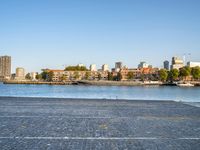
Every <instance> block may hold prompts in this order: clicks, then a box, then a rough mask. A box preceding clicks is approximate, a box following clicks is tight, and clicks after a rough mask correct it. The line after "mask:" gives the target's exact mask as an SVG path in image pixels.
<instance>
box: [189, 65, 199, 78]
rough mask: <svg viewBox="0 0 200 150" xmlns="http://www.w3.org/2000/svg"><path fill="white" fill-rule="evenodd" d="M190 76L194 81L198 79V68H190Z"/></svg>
mask: <svg viewBox="0 0 200 150" xmlns="http://www.w3.org/2000/svg"><path fill="white" fill-rule="evenodd" d="M191 74H192V77H193V78H194V79H200V67H194V68H192V71H191Z"/></svg>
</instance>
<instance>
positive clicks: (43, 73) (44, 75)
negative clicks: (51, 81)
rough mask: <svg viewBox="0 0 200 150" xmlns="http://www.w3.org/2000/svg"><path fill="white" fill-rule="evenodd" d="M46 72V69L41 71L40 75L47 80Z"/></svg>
mask: <svg viewBox="0 0 200 150" xmlns="http://www.w3.org/2000/svg"><path fill="white" fill-rule="evenodd" d="M47 74H48V72H47V71H43V72H42V73H41V76H42V79H43V80H47Z"/></svg>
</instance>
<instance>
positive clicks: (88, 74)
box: [85, 72, 90, 80]
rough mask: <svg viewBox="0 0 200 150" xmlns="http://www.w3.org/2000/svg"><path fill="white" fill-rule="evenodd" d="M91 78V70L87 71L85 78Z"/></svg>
mask: <svg viewBox="0 0 200 150" xmlns="http://www.w3.org/2000/svg"><path fill="white" fill-rule="evenodd" d="M89 78H90V73H89V72H86V73H85V79H86V80H88V79H89Z"/></svg>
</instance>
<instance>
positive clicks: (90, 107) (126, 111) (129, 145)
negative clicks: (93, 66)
mask: <svg viewBox="0 0 200 150" xmlns="http://www.w3.org/2000/svg"><path fill="white" fill-rule="evenodd" d="M15 149H19V150H21V149H26V150H30V149H34V150H37V149H42V150H43V149H44V150H57V149H58V150H59V149H64V150H68V149H77V150H79V149H82V150H95V149H97V150H100V149H102V150H109V149H113V150H121V149H122V150H129V149H140V150H145V149H149V150H156V149H160V150H173V149H174V150H175V149H181V150H182V149H184V150H190V149H192V150H193V149H194V150H195V149H196V150H199V149H200V108H199V107H195V106H193V105H188V104H183V103H181V102H173V101H162V102H161V101H127V100H87V99H52V98H51V99H50V98H48V99H47V98H9V97H0V150H15Z"/></svg>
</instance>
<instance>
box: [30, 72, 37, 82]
mask: <svg viewBox="0 0 200 150" xmlns="http://www.w3.org/2000/svg"><path fill="white" fill-rule="evenodd" d="M30 75H31V79H32V80H36V75H37V73H36V72H31V73H30Z"/></svg>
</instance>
